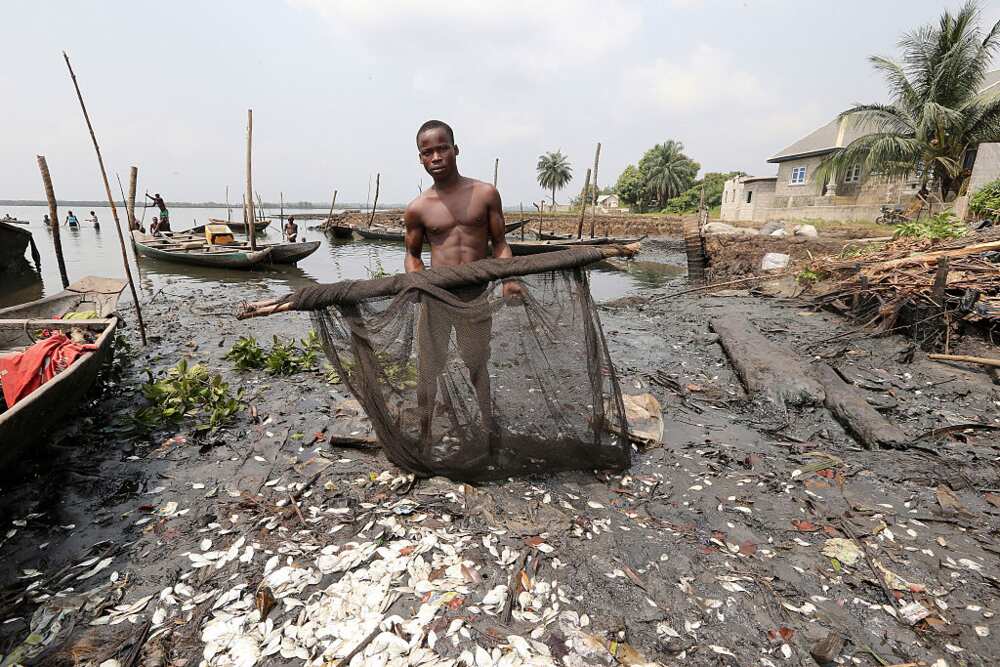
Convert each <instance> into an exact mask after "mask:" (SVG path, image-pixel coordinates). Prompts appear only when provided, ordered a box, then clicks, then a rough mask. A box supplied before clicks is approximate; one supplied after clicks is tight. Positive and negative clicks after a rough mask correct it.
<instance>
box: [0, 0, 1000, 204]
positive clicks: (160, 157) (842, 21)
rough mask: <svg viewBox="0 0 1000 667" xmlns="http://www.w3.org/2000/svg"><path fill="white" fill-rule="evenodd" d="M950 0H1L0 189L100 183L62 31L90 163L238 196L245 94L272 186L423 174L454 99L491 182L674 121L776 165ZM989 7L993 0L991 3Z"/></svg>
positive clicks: (618, 148)
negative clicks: (418, 136) (428, 130)
mask: <svg viewBox="0 0 1000 667" xmlns="http://www.w3.org/2000/svg"><path fill="white" fill-rule="evenodd" d="M957 5H958V3H957V2H954V1H951V2H941V0H878V1H876V2H872V1H871V0H838V1H836V2H816V1H812V0H656V1H650V2H628V1H625V0H622V1H620V2H614V1H608V0H545V2H538V1H537V0H503V1H502V2H501V1H499V0H497V1H495V2H475V1H470V0H466V1H462V0H439V1H437V2H426V1H418V0H384V1H379V2H366V1H364V0H287V1H281V0H271V1H265V0H246V1H243V2H239V1H221V0H220V1H211V2H195V1H188V0H171V1H170V2H147V1H146V0H129V1H127V2H126V1H118V0H102V1H100V2H79V1H68V0H47V1H46V2H31V1H29V0H5V1H4V2H3V3H2V6H0V25H3V26H4V31H3V33H4V47H3V50H4V63H3V65H0V91H2V98H0V99H2V102H0V156H2V159H0V199H14V198H18V199H41V198H44V194H43V190H42V186H41V179H40V177H39V174H38V169H37V166H36V159H35V156H36V155H45V156H46V158H47V160H48V164H49V169H50V172H51V174H52V179H53V182H54V185H55V190H56V194H57V196H58V197H59V198H60V199H98V198H101V197H103V185H102V182H101V180H100V172H99V170H98V167H97V161H96V158H95V156H94V152H93V147H92V145H91V144H90V137H89V135H88V134H87V131H86V126H85V124H84V120H83V116H82V113H81V111H80V108H79V105H78V103H77V101H76V97H75V93H74V91H73V87H72V83H71V81H70V79H69V76H68V73H67V70H66V65H65V62H64V61H63V59H62V51H63V50H65V51H66V52H67V53H68V54H69V56H70V59H71V61H72V63H73V67H74V70H75V71H76V74H77V77H78V79H79V82H80V85H81V87H82V90H83V95H84V99H85V101H86V102H87V105H88V110H89V112H90V115H91V119H92V120H93V123H94V127H95V131H96V132H97V137H98V140H99V141H100V143H101V148H102V152H103V154H104V160H105V163H106V164H107V166H108V169H109V172H110V173H111V178H112V182H113V183H114V174H115V173H116V172H117V173H120V174H121V176H122V179H123V181H124V180H125V179H126V177H127V173H128V167H129V165H137V166H138V167H139V191H140V193H141V192H142V191H144V190H148V191H149V192H154V191H156V192H160V193H162V194H163V195H164V197H165V198H166V199H167V201H168V202H169V201H170V200H171V199H173V200H183V201H205V200H215V201H223V200H224V199H225V193H226V187H227V186H228V187H229V188H230V197H231V199H232V200H233V201H238V200H239V199H240V197H241V196H242V192H243V189H244V185H245V150H246V143H245V142H246V134H245V133H246V117H247V109H250V108H252V109H253V117H254V134H253V136H254V189H255V190H257V191H258V192H260V193H261V195H262V196H263V198H264V199H265V200H268V201H271V200H275V201H276V200H277V199H278V197H279V192H283V193H284V197H285V199H286V201H304V200H309V201H317V202H319V201H327V200H329V198H330V196H331V194H332V191H333V190H334V189H337V190H339V194H338V201H340V202H345V201H351V202H358V201H361V202H363V201H365V199H366V197H367V194H368V191H369V183H370V181H371V179H372V176H373V174H375V173H376V172H380V173H381V195H380V201H382V202H386V203H388V202H394V203H399V202H406V201H408V200H410V199H412V198H413V197H414V196H416V195H417V193H418V191H419V188H420V187H421V186H423V187H428V186H429V185H430V183H431V180H430V177H429V176H428V175H427V174H425V173H424V172H423V171H422V168H421V167H420V165H419V163H418V161H417V154H416V147H415V143H414V135H415V132H416V129H417V127H419V125H420V124H421V123H422V122H423V121H425V120H427V119H429V118H439V119H441V120H444V121H446V122H448V123H450V124H451V125H452V126H453V128H454V130H455V134H456V143H457V144H458V146H459V149H460V155H459V167H460V169H461V171H462V172H463V173H464V174H465V175H467V176H472V177H475V178H480V179H483V180H487V181H491V180H492V178H493V165H494V159H495V158H498V157H499V159H500V168H499V184H498V185H499V188H500V192H501V195H502V197H503V199H504V204H505V205H506V206H516V205H517V204H518V203H519V202H523V203H524V205H525V206H526V207H530V204H529V202H531V201H537V200H538V199H540V198H541V197H543V196H544V194H545V193H544V192H543V191H542V189H541V188H540V187H539V186H538V184H537V182H536V174H535V163H536V162H537V159H538V156H539V155H540V154H541V153H543V152H546V151H553V150H557V149H558V150H562V151H563V152H564V153H565V154H567V155H568V157H569V160H570V162H571V164H572V166H573V173H574V176H575V178H574V180H573V182H572V183H571V184H570V185H569V187H568V189H567V190H565V191H562V192H561V193H559V194H557V200H559V201H566V200H567V199H568V198H569V197H570V196H574V195H575V194H577V193H578V192H579V190H580V188H581V187H582V180H583V175H584V173H585V172H586V169H587V167H588V166H590V165H591V164H592V163H593V160H594V149H595V146H596V143H597V142H601V144H602V149H601V161H600V167H599V174H598V182H599V184H600V185H602V186H604V185H610V184H613V182H614V181H615V180H616V179H617V177H618V174H619V173H621V171H622V169H623V168H624V167H625V166H626V165H628V164H630V163H635V162H637V161H638V159H639V158H640V157H641V156H642V154H643V152H644V151H645V150H647V149H648V148H650V147H652V146H653V145H655V144H657V143H660V142H663V141H665V140H667V139H675V140H679V141H680V142H682V143H683V144H684V147H685V152H686V153H687V154H688V155H689V156H690V157H691V158H693V159H694V160H696V161H698V162H699V163H700V164H701V165H702V169H703V171H732V170H742V171H745V172H748V173H751V174H754V175H772V174H773V173H775V166H774V165H769V164H767V162H766V161H767V158H768V157H770V156H771V155H774V154H775V153H777V152H778V151H779V150H780V149H782V148H783V147H785V146H787V145H788V144H791V143H792V142H794V141H796V140H797V139H799V138H800V137H801V136H803V135H805V134H807V133H808V132H810V131H812V130H813V129H815V128H817V127H819V126H820V125H823V124H824V123H826V122H828V121H829V120H830V119H831V118H832V117H833V116H834V115H835V114H837V113H838V112H840V111H842V110H843V109H845V108H847V107H848V106H850V105H851V104H853V103H856V102H869V101H878V100H882V99H884V93H883V91H884V87H883V85H882V82H881V80H880V79H879V77H878V76H877V75H876V74H875V73H874V72H873V70H872V68H871V66H870V65H869V63H868V62H867V56H869V55H871V54H882V55H890V56H892V55H895V54H896V42H897V40H898V38H899V36H900V35H901V34H902V33H903V32H905V31H907V30H910V29H913V28H915V27H917V26H919V25H921V24H924V23H927V22H930V21H933V20H935V19H936V18H937V17H938V15H939V14H940V12H941V11H942V9H943V8H944V7H951V8H955V7H957ZM984 7H985V9H984V15H985V16H984V23H985V22H986V21H996V20H998V19H1000V6H995V5H989V4H986V5H984Z"/></svg>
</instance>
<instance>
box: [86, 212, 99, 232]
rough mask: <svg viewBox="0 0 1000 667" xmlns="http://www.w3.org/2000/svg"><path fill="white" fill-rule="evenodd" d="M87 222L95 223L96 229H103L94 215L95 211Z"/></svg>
mask: <svg viewBox="0 0 1000 667" xmlns="http://www.w3.org/2000/svg"><path fill="white" fill-rule="evenodd" d="M87 222H91V223H93V224H94V229H100V228H101V223H100V222H98V221H97V214H96V213H94V212H93V211H91V212H90V217H89V218H87Z"/></svg>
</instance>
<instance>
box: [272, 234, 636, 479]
mask: <svg viewBox="0 0 1000 667" xmlns="http://www.w3.org/2000/svg"><path fill="white" fill-rule="evenodd" d="M553 254H563V252H560V253H553ZM565 257H566V259H567V260H570V257H569V254H568V253H567V254H566V256H565ZM581 257H582V255H581ZM532 259H534V258H532ZM492 261H494V260H486V262H476V263H475V264H477V265H480V266H479V267H476V266H473V265H467V267H460V268H461V269H466V268H468V271H465V272H464V273H463V272H459V273H455V270H449V271H450V272H451V274H453V275H452V279H449V280H442V279H441V276H442V275H443V274H442V273H440V272H436V271H435V270H432V271H428V272H426V274H427V276H426V277H423V276H421V274H408V275H407V276H405V277H402V278H400V277H394V278H392V279H383V280H382V281H361V282H359V283H353V284H349V285H344V284H340V285H328V286H318V287H314V288H307V289H306V290H300V292H299V293H297V294H295V295H292V300H293V301H294V302H296V303H295V307H296V308H298V309H310V310H312V311H313V319H314V324H315V327H316V330H317V333H318V334H319V335H320V338H321V340H322V341H323V346H324V349H325V351H326V354H327V356H328V357H329V359H330V362H331V363H332V365H333V366H334V368H335V369H336V371H337V373H338V374H339V375H340V378H341V380H342V381H343V382H344V383H345V384H346V385H347V386H348V388H349V389H350V390H351V392H352V393H353V394H354V396H355V397H356V398H357V400H358V401H359V402H360V403H361V405H362V407H363V408H364V409H365V411H366V412H367V414H368V416H369V418H370V419H371V421H372V423H373V425H374V428H375V432H376V434H377V436H378V438H379V440H380V441H381V443H382V446H383V447H384V449H385V452H386V454H387V456H388V457H389V459H390V460H391V461H392V462H393V463H395V464H396V465H398V466H400V467H401V468H404V469H405V470H408V471H410V472H413V473H416V474H418V475H422V476H431V475H445V476H448V477H451V478H454V479H463V480H470V481H475V480H487V479H497V478H503V477H509V476H512V475H519V474H530V473H538V472H551V471H557V470H569V469H616V470H620V469H624V468H626V467H628V465H629V462H630V453H631V445H630V443H629V441H628V440H627V438H626V437H625V435H624V434H625V432H626V431H627V428H628V427H627V424H626V421H625V409H624V406H623V404H622V396H621V390H620V388H619V386H618V380H617V377H616V375H615V370H614V367H613V366H612V364H611V360H610V358H609V355H608V348H607V343H606V341H605V338H604V333H603V331H602V329H601V323H600V319H599V317H598V313H597V310H596V308H595V307H594V303H593V301H592V299H591V296H590V289H589V285H588V282H587V274H586V272H585V271H584V270H583V268H581V266H580V265H581V264H584V263H585V262H582V261H580V260H579V258H577V259H576V260H574V261H569V262H568V263H564V266H565V268H558V269H553V270H547V271H544V272H539V273H534V274H531V275H523V276H521V277H520V278H518V281H519V282H520V284H521V285H522V287H523V291H524V295H523V296H522V297H518V298H513V299H511V298H508V299H504V298H503V296H502V291H503V290H502V282H501V280H499V279H497V278H496V274H495V273H491V272H490V271H485V272H483V270H482V267H487V268H488V267H489V266H491V265H490V264H489V262H492ZM508 261H510V260H508ZM515 261H518V260H515ZM543 263H547V264H543ZM574 263H575V264H576V265H573V264H574ZM535 264H538V266H536V267H535V268H536V269H537V268H544V267H545V266H548V265H549V264H552V260H551V258H544V259H543V258H542V257H541V256H540V257H539V258H538V260H536V262H535ZM567 264H568V265H567ZM456 275H458V276H459V277H460V278H461V277H462V276H464V277H465V278H471V279H469V280H466V281H465V283H466V284H464V285H459V284H458V283H461V282H463V281H462V280H459V279H456V278H455V276H456ZM489 276H493V279H491V280H488V279H485V278H487V277H489ZM476 278H478V280H476ZM392 280H396V282H395V283H391V282H388V281H392ZM442 284H444V285H447V286H448V288H449V289H446V288H444V287H442V286H441V285H442ZM386 285H394V286H395V287H396V288H399V289H398V291H396V292H395V293H394V294H385V293H384V292H386V291H387V289H386V288H385V286H386Z"/></svg>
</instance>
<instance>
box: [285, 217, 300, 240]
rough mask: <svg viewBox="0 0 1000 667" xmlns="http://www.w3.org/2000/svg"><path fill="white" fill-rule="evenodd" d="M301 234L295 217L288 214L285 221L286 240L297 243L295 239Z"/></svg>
mask: <svg viewBox="0 0 1000 667" xmlns="http://www.w3.org/2000/svg"><path fill="white" fill-rule="evenodd" d="M298 236H299V226H298V225H296V224H295V218H293V217H292V216H288V221H287V222H285V240H286V241H288V242H289V243H295V239H297V238H298Z"/></svg>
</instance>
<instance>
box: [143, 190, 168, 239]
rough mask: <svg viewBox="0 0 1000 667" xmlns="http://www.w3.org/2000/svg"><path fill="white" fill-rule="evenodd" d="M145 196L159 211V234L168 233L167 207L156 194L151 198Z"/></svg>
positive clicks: (158, 194)
mask: <svg viewBox="0 0 1000 667" xmlns="http://www.w3.org/2000/svg"><path fill="white" fill-rule="evenodd" d="M146 196H147V197H149V198H150V199H152V200H153V205H155V206H156V208H158V209H160V225H159V227H157V229H158V230H159V231H161V232H169V231H170V211H168V210H167V205H166V204H165V203H164V201H163V197H161V196H160V193H159V192H157V193H156V194H155V195H153V196H151V197H150V195H149V193H148V192H147V193H146Z"/></svg>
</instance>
